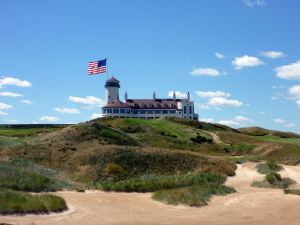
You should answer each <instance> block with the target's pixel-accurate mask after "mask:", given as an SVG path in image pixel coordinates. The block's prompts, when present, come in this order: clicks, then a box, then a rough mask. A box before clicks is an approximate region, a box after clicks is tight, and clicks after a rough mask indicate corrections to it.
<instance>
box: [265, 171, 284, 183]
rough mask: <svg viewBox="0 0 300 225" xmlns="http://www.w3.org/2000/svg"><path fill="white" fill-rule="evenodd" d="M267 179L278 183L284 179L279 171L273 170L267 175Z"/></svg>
mask: <svg viewBox="0 0 300 225" xmlns="http://www.w3.org/2000/svg"><path fill="white" fill-rule="evenodd" d="M266 180H267V181H268V182H269V183H270V184H276V183H278V182H280V181H282V178H281V176H280V174H279V173H275V172H271V173H268V174H267V175H266Z"/></svg>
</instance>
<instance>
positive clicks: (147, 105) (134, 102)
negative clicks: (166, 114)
mask: <svg viewBox="0 0 300 225" xmlns="http://www.w3.org/2000/svg"><path fill="white" fill-rule="evenodd" d="M179 101H181V100H180V99H176V100H173V99H127V100H126V104H127V105H130V106H131V108H138V109H177V103H178V102H179Z"/></svg>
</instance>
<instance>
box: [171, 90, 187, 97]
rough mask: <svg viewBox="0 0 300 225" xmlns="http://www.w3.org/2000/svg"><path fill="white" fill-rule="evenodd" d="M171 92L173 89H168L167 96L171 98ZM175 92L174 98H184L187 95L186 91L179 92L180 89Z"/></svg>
mask: <svg viewBox="0 0 300 225" xmlns="http://www.w3.org/2000/svg"><path fill="white" fill-rule="evenodd" d="M173 93H174V91H169V92H168V96H169V97H171V98H173ZM175 94H176V98H186V96H187V93H184V92H180V91H175Z"/></svg>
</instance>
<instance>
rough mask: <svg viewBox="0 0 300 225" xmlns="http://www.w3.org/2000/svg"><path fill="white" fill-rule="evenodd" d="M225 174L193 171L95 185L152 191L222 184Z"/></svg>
mask: <svg viewBox="0 0 300 225" xmlns="http://www.w3.org/2000/svg"><path fill="white" fill-rule="evenodd" d="M225 180H226V176H225V175H220V174H214V173H199V174H197V173H195V174H187V175H173V176H142V177H139V178H134V179H129V180H125V181H120V182H105V183H100V184H98V185H95V187H96V188H99V189H102V190H104V191H116V192H153V191H157V190H163V189H172V188H178V187H187V186H191V185H197V184H214V185H220V184H223V183H224V182H225Z"/></svg>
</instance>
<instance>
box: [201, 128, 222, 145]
mask: <svg viewBox="0 0 300 225" xmlns="http://www.w3.org/2000/svg"><path fill="white" fill-rule="evenodd" d="M202 132H204V133H207V134H209V135H210V136H212V138H213V142H214V143H215V144H225V145H228V144H226V143H224V142H223V141H221V139H220V137H219V136H218V135H217V134H216V133H213V132H209V131H206V130H202Z"/></svg>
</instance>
